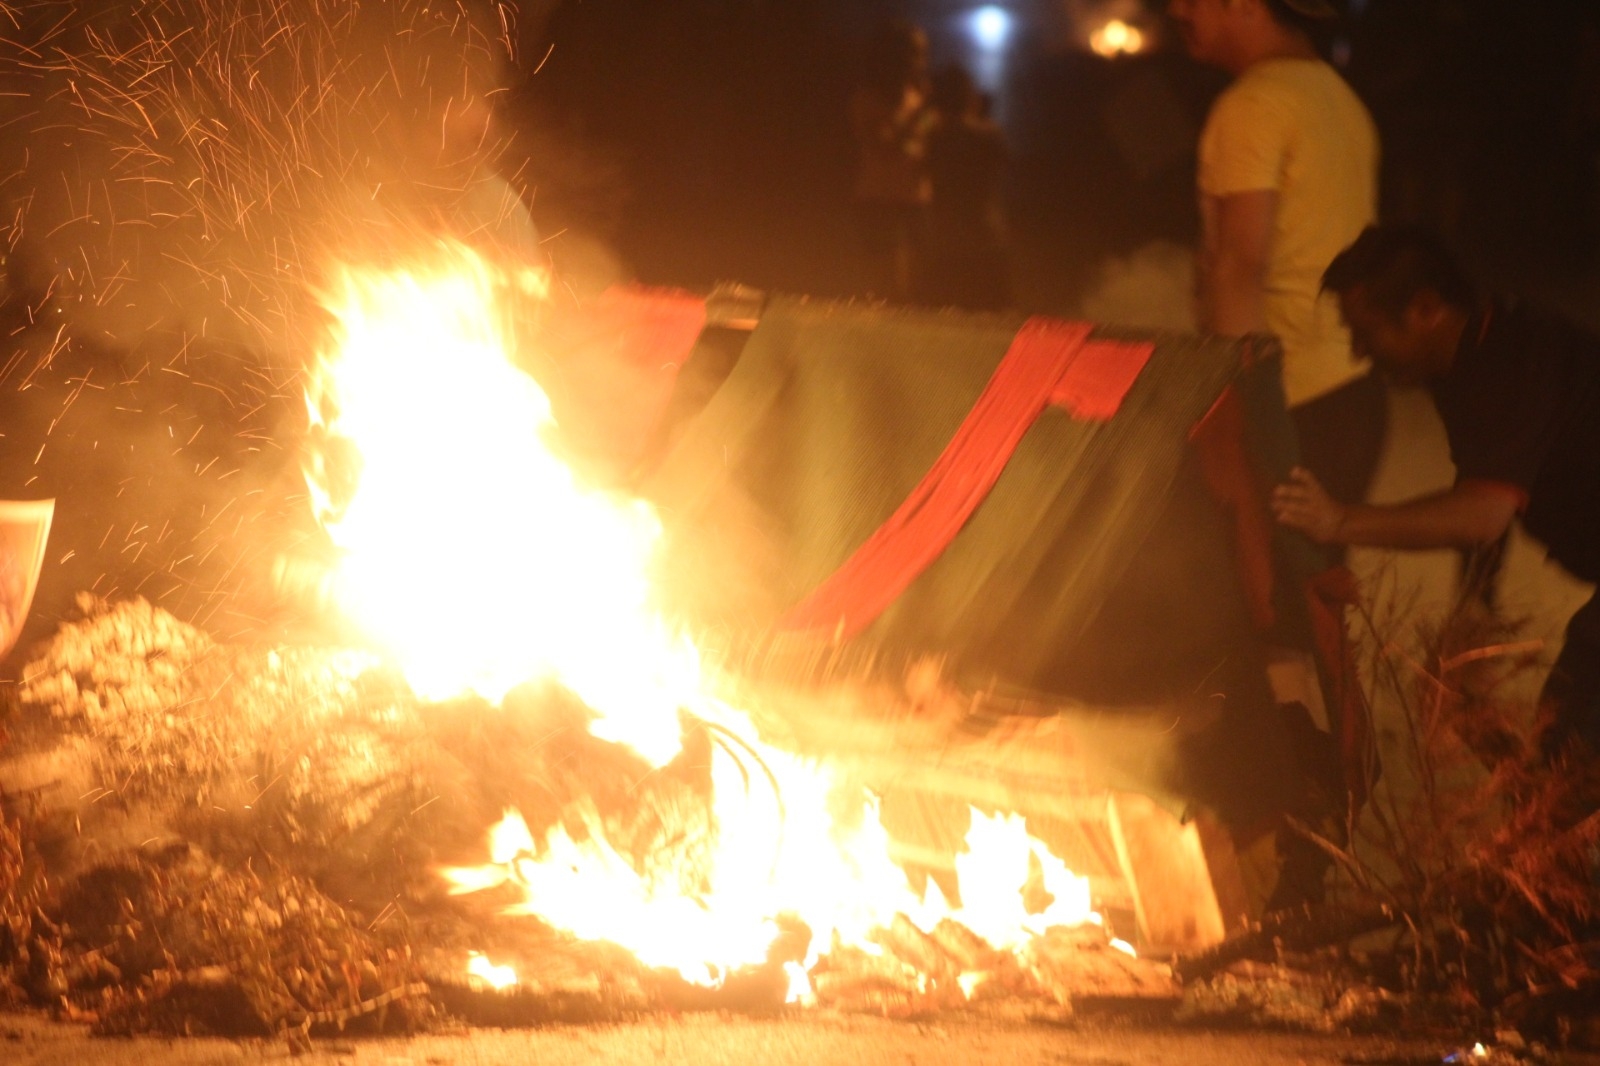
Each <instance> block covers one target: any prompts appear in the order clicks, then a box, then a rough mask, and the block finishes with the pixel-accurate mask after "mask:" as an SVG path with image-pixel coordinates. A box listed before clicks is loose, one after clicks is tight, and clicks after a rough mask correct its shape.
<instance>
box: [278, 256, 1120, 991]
mask: <svg viewBox="0 0 1600 1066" xmlns="http://www.w3.org/2000/svg"><path fill="white" fill-rule="evenodd" d="M539 291H540V282H539V281H538V280H537V279H529V278H507V277H505V276H504V275H502V274H500V273H497V272H496V271H495V270H493V269H491V268H490V267H489V266H488V265H487V264H486V263H484V262H483V261H482V260H481V259H479V258H478V257H477V256H476V255H474V254H473V253H472V252H471V251H469V250H467V249H465V248H463V247H460V246H455V245H441V246H440V247H439V249H438V255H437V256H436V257H435V258H434V259H433V260H432V261H430V262H429V263H426V264H418V265H415V266H412V267H410V268H408V269H406V270H376V269H374V270H360V269H355V268H347V269H345V270H343V271H342V272H341V273H340V274H339V275H338V277H337V279H336V284H335V285H334V286H333V288H332V290H331V292H330V294H329V309H330V311H331V312H332V320H333V329H332V335H331V338H330V344H329V347H328V350H327V352H326V353H325V355H324V356H323V359H322V361H321V366H320V368H319V376H318V380H317V382H316V384H315V386H314V388H313V390H312V392H311V395H310V397H309V399H310V407H311V412H312V416H313V421H314V423H315V425H316V426H317V427H318V429H319V431H320V432H321V434H322V435H323V437H324V438H325V439H326V440H327V441H328V442H329V443H330V450H331V451H338V450H339V449H338V448H335V447H333V445H338V446H340V447H342V449H343V451H344V453H345V454H346V458H347V459H348V458H350V457H351V456H358V457H359V464H357V465H356V466H355V469H354V476H351V475H350V472H349V471H346V472H345V473H344V475H343V476H344V477H345V480H344V481H340V480H339V477H338V476H336V475H338V474H339V471H338V470H336V469H335V466H336V465H337V464H334V463H327V464H324V465H323V466H321V467H315V468H313V469H312V470H311V471H310V472H309V473H310V475H311V480H312V485H313V490H314V497H315V502H316V505H317V507H318V511H319V514H320V515H321V517H322V519H323V521H324V524H325V526H326V528H327V529H328V531H329V534H330V536H331V537H332V539H333V541H334V543H335V544H336V545H337V546H338V548H339V549H340V553H341V555H340V560H339V564H338V568H337V571H336V573H335V574H334V575H333V578H332V581H331V585H332V588H333V591H334V594H335V597H336V601H337V603H338V604H339V605H340V607H341V608H342V610H343V611H344V612H345V613H346V614H347V615H348V616H349V618H350V619H351V620H352V621H353V622H355V623H356V624H358V625H359V626H360V627H362V629H363V630H364V631H365V632H366V633H367V634H369V635H370V637H371V638H372V640H373V641H374V642H375V643H377V644H379V645H380V646H381V647H383V648H384V649H385V650H386V651H387V652H388V653H389V654H390V655H392V656H394V658H395V659H396V660H397V661H398V662H399V663H400V664H401V665H402V667H403V669H404V670H405V671H406V674H407V676H408V678H409V679H410V681H411V683H412V684H413V686H414V687H415V688H416V689H417V691H418V692H419V694H421V695H424V696H425V697H434V698H437V697H446V696H452V695H456V694H458V693H461V692H467V691H470V692H476V693H478V694H480V695H481V696H484V697H485V698H488V699H491V700H497V699H499V698H500V697H501V696H503V695H504V693H505V692H507V691H508V690H509V689H510V688H512V687H514V686H516V685H519V684H521V683H523V682H526V681H530V680H544V681H548V682H551V683H556V684H560V685H562V686H565V687H566V688H567V689H569V690H570V691H571V692H572V693H574V694H576V695H577V696H578V697H580V698H581V699H582V700H583V701H584V702H585V703H586V704H587V705H588V706H589V707H590V708H592V709H593V711H594V712H595V713H596V714H597V715H598V716H599V717H598V720H597V721H595V722H594V723H593V725H592V726H591V728H592V730H593V732H594V733H595V734H596V735H597V736H600V737H602V738H603V739H607V740H611V741H614V742H617V743H626V744H627V745H629V746H631V747H632V748H633V749H634V750H636V751H638V752H639V753H640V754H641V755H643V756H644V757H645V758H647V759H648V760H649V761H651V762H652V763H654V764H655V765H662V764H664V763H666V762H667V761H669V760H671V759H672V758H673V757H674V756H675V755H676V754H677V753H678V752H679V750H680V748H681V742H682V735H683V722H685V721H688V722H690V723H692V724H693V727H694V728H699V729H705V730H708V731H710V733H711V734H713V735H714V739H715V740H716V741H717V743H715V744H714V745H713V746H712V752H713V756H712V759H711V763H710V786H711V787H710V793H709V795H710V799H709V804H710V809H709V818H708V819H707V821H706V823H705V827H704V829H703V831H702V834H701V835H702V837H703V838H704V839H701V840H697V841H695V842H694V844H695V846H694V847H684V848H682V849H680V850H681V854H678V853H673V854H668V855H663V856H652V857H651V861H650V862H648V863H644V864H639V863H636V862H635V861H634V860H632V859H630V857H629V856H628V855H625V854H623V853H622V852H620V851H619V850H617V848H616V847H615V846H613V844H612V843H610V840H609V839H608V833H607V826H606V824H605V821H604V819H603V818H602V816H601V815H600V813H599V812H598V811H597V810H596V808H595V807H594V806H593V804H592V803H588V802H584V801H579V802H576V803H574V804H573V805H571V806H570V807H569V808H568V809H567V810H565V811H563V812H561V818H560V819H559V821H557V822H556V823H555V824H553V825H551V826H550V827H549V828H547V829H545V830H544V831H543V832H541V833H540V834H539V835H537V836H536V835H535V833H534V832H533V831H532V829H531V828H530V827H529V825H528V823H527V821H526V820H525V819H524V817H523V816H522V814H521V813H520V812H518V811H516V810H507V811H506V812H505V814H504V817H503V818H502V819H501V821H500V822H499V823H497V824H496V825H495V826H494V827H493V828H492V830H491V831H490V834H489V840H488V853H489V854H488V862H486V863H484V864H482V865H479V866H474V867H463V868H454V869H447V870H444V871H442V873H443V874H444V875H445V877H446V878H447V879H448V881H449V882H450V884H451V886H452V891H454V892H458V893H459V892H475V891H481V890H484V889H490V888H497V887H506V888H509V889H510V890H512V891H514V892H515V893H517V894H518V895H520V900H519V901H518V902H517V903H515V904H514V905H513V906H512V908H511V909H512V910H513V911H515V912H519V913H526V914H533V915H537V916H538V917H539V918H540V919H542V920H543V921H545V922H547V923H549V924H550V925H552V926H555V927H557V928H560V929H564V930H567V931H568V932H570V933H571V934H572V935H574V936H576V937H579V938H583V939H589V940H606V941H611V942H614V943H617V944H620V945H622V946H624V947H626V948H627V949H628V950H629V951H631V952H632V953H633V954H634V955H635V956H637V957H638V958H639V959H640V960H641V961H642V962H644V963H645V964H646V965H648V966H651V967H659V968H666V969H672V970H676V971H677V972H678V973H679V974H681V975H682V976H683V977H684V979H686V980H688V981H691V982H694V983H697V984H701V985H708V986H715V985H717V984H718V983H719V982H721V981H722V980H723V979H724V978H725V977H726V975H728V974H729V973H730V972H732V971H735V970H737V969H740V968H742V967H749V966H757V965H762V964H768V963H776V964H781V965H782V966H783V969H784V972H785V975H786V977H787V980H788V991H789V998H790V999H791V1000H793V1001H801V1002H803V1001H805V1000H807V999H808V998H810V997H811V995H812V990H811V986H810V981H809V978H808V976H807V974H808V971H809V970H810V969H811V968H812V967H813V966H814V965H815V964H816V963H817V961H818V960H819V959H820V957H821V956H822V955H823V954H824V953H826V952H828V951H830V950H832V949H833V948H835V947H836V946H840V945H849V946H852V947H855V948H857V949H859V950H862V951H867V952H873V953H881V949H880V948H879V946H878V945H877V944H875V943H874V942H873V934H874V932H875V931H877V930H881V929H883V928H885V927H888V926H889V925H891V924H892V923H894V922H895V921H896V919H897V917H898V916H904V917H905V918H907V919H909V920H910V921H911V922H912V923H913V924H915V925H917V926H918V927H919V928H921V929H922V930H923V931H924V932H931V931H932V930H933V929H934V928H935V926H937V925H938V924H939V923H940V922H941V921H946V920H954V921H958V922H960V923H962V924H964V925H965V926H967V927H968V928H969V929H970V930H972V931H973V932H974V933H975V934H977V935H978V936H980V937H982V938H983V939H985V940H987V941H988V942H989V943H990V944H991V945H993V946H994V947H996V948H999V949H1003V950H1019V949H1020V948H1021V947H1023V946H1024V945H1025V944H1026V942H1027V940H1028V938H1029V937H1031V936H1033V935H1036V934H1038V933H1040V932H1042V931H1043V930H1044V929H1046V928H1048V927H1050V926H1054V925H1077V924H1082V923H1084V922H1088V921H1097V920H1098V918H1097V916H1095V915H1094V914H1093V912H1092V910H1091V909H1090V901H1089V885H1088V881H1087V879H1085V878H1080V877H1076V876H1075V875H1073V874H1072V873H1071V871H1069V870H1067V868H1066V867H1065V866H1064V865H1063V864H1062V863H1061V862H1060V860H1059V859H1057V858H1056V857H1055V856H1053V855H1052V854H1051V853H1050V852H1049V850H1048V849H1047V848H1045V847H1044V846H1043V845H1042V844H1040V843H1039V842H1038V841H1036V840H1034V839H1033V838H1032V837H1030V836H1029V835H1028V832H1027V829H1026V826H1025V824H1024V822H1023V820H1022V819H1021V818H1020V817H1018V816H1015V815H986V814H983V813H980V812H977V811H974V812H973V816H972V819H973V820H972V829H971V832H970V833H969V834H968V837H967V842H966V851H965V852H964V853H963V854H961V855H960V856H958V857H957V859H956V868H957V869H956V872H957V878H958V885H959V891H960V897H961V898H960V900H959V902H958V903H951V902H949V901H946V900H945V899H944V897H943V896H942V895H941V894H940V893H939V892H938V891H937V890H936V889H934V890H931V891H930V892H929V893H928V895H927V896H926V897H922V896H918V895H916V894H914V893H913V892H912V891H911V889H910V886H909V884H908V882H907V879H906V877H905V874H904V872H903V871H902V870H901V869H900V868H899V867H898V866H897V865H896V864H895V863H894V861H893V860H892V859H891V858H890V854H891V849H890V841H889V834H888V833H887V831H886V830H885V829H884V827H883V824H882V822H881V820H880V818H879V816H878V804H877V800H876V798H875V797H873V796H872V795H870V794H868V793H866V792H865V791H864V790H862V789H861V788H859V787H858V786H856V787H851V786H848V785H847V784H846V783H844V782H841V781H840V780H838V779H837V777H836V775H835V773H834V772H833V771H832V770H830V768H829V767H827V766H825V765H818V764H816V763H814V762H811V761H807V760H804V759H801V758H798V757H796V756H794V755H791V754H789V753H787V752H784V751H781V750H779V749H776V748H773V747H771V746H769V745H767V744H766V743H764V742H763V741H762V739H761V737H760V736H759V734H758V733H757V731H756V729H755V727H754V726H753V724H752V723H751V722H750V719H749V717H748V716H747V715H745V714H744V713H742V712H741V711H739V710H738V709H737V708H735V707H733V706H730V705H728V704H727V703H725V702H723V701H722V700H721V699H719V698H718V696H717V695H716V693H715V685H714V684H713V681H714V679H713V678H710V677H708V676H706V671H705V670H704V669H703V667H702V664H701V661H700V659H699V657H698V655H697V653H696V650H695V648H694V646H693V644H692V643H691V642H689V641H688V640H687V639H685V638H684V637H683V636H682V635H680V634H676V633H674V632H673V631H672V630H671V629H670V628H669V627H668V626H667V625H666V624H665V623H664V622H663V621H662V619H661V617H660V615H659V614H658V613H657V612H656V611H655V610H654V608H653V605H652V601H651V581H650V570H651V566H652V553H653V550H654V546H655V543H656V541H657V538H658V536H659V534H660V526H659V523H658V522H657V520H656V517H655V515H654V514H653V512H652V511H651V510H650V508H649V507H648V505H646V504H645V503H644V502H642V501H639V500H636V499H629V498H623V497H620V496H617V495H614V494H609V493H605V492H601V491H598V490H596V489H594V488H592V487H589V486H586V485H584V484H582V483H580V482H579V481H578V479H577V478H576V477H575V476H574V474H573V473H572V471H571V470H570V469H569V467H568V466H567V465H566V464H565V463H563V462H562V461H561V459H560V458H559V457H558V456H557V455H556V453H555V452H554V451H552V449H551V448H550V447H549V446H548V444H547V437H548V436H549V433H550V430H551V429H552V428H553V422H552V416H551V408H550V404H549V401H548V399H547V398H546V396H545V394H544V393H543V392H542V391H541V390H540V389H539V387H538V385H537V384H536V383H535V382H534V381H533V380H532V379H531V378H530V377H529V376H527V375H526V374H524V373H522V372H521V371H519V370H518V369H517V368H516V367H515V365H514V362H515V358H516V341H517V335H516V331H515V330H514V329H512V328H511V327H510V326H509V325H508V316H507V314H506V313H505V304H506V297H507V296H508V295H513V296H516V297H517V298H519V299H526V298H529V297H530V296H537V295H538V293H539ZM619 663H625V664H628V665H627V668H626V669H619V668H618V664H619ZM641 865H643V866H644V867H645V868H643V869H641V868H640V867H641ZM1030 884H1031V885H1035V886H1037V885H1042V886H1043V888H1044V890H1045V892H1046V893H1047V894H1048V896H1049V898H1050V900H1051V902H1050V903H1049V905H1048V906H1047V907H1045V908H1044V909H1042V910H1039V909H1030V908H1029V907H1028V906H1027V905H1026V902H1025V899H1024V895H1023V890H1024V887H1025V886H1028V885H1030ZM686 886H693V887H692V888H689V887H686ZM1034 896H1037V893H1033V894H1032V895H1030V897H1029V898H1033V897H1034ZM802 927H803V929H804V930H805V931H808V932H809V938H808V939H807V938H806V937H804V936H802V937H799V938H798V939H796V938H795V937H794V936H793V935H786V930H788V931H790V933H791V934H792V931H793V930H795V929H797V928H802ZM780 942H781V943H783V944H784V945H785V947H784V949H783V950H784V951H785V952H787V954H786V955H785V956H784V957H781V958H772V957H771V956H772V955H773V952H774V950H775V945H778V944H779V943H780ZM469 971H470V973H472V974H473V975H475V976H476V977H477V978H479V979H481V980H483V981H485V982H486V983H488V984H490V985H492V986H493V987H497V988H498V987H506V985H507V984H509V983H514V982H515V980H516V975H515V973H514V972H513V971H511V970H510V969H509V968H508V967H496V966H493V965H492V964H491V963H490V962H489V961H488V959H487V957H485V956H482V955H474V956H473V957H472V959H471V960H470V961H469ZM985 976H986V975H984V974H982V973H973V974H963V975H961V977H960V979H959V985H960V987H961V990H962V991H963V993H965V994H968V995H970V994H971V992H972V991H973V990H974V989H976V988H977V987H978V985H979V984H981V982H982V981H983V980H984V979H985Z"/></svg>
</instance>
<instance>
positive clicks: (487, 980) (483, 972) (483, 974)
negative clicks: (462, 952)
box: [467, 951, 517, 992]
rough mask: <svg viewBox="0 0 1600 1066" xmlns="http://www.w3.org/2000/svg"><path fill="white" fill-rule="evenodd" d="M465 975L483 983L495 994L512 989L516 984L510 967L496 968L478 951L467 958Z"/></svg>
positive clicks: (487, 957) (515, 973)
mask: <svg viewBox="0 0 1600 1066" xmlns="http://www.w3.org/2000/svg"><path fill="white" fill-rule="evenodd" d="M467 975H468V976H469V977H472V978H474V979H476V980H478V981H481V982H483V983H484V984H485V985H487V986H488V987H490V988H492V989H494V990H495V991H496V992H503V991H505V990H506V989H508V988H514V987H515V986H516V984H517V971H516V970H515V969H513V968H512V967H510V966H496V965H495V964H494V963H492V962H490V961H489V956H487V955H485V954H483V953H482V952H478V951H474V952H472V953H471V954H470V955H469V956H467Z"/></svg>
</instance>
